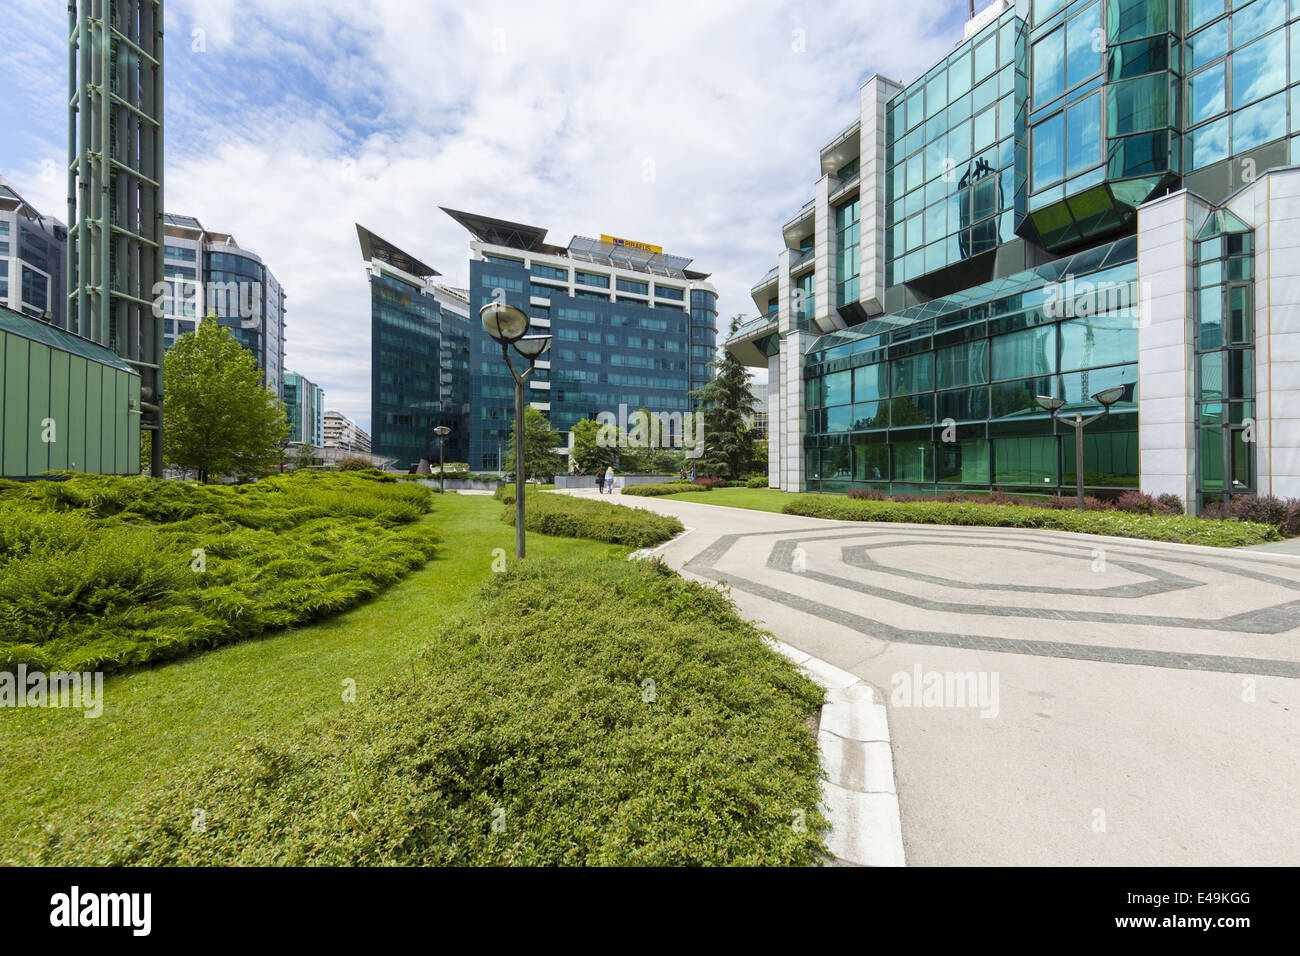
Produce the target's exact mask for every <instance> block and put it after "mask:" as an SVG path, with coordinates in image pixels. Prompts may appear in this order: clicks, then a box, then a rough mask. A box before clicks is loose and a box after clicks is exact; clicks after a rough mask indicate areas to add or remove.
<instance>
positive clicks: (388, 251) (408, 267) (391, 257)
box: [357, 223, 442, 279]
mask: <svg viewBox="0 0 1300 956" xmlns="http://www.w3.org/2000/svg"><path fill="white" fill-rule="evenodd" d="M357 238H358V239H360V240H361V257H362V258H363V259H365V260H366V261H367V262H371V261H373V260H375V259H378V260H379V261H380V262H386V263H388V264H389V265H390V266H392V267H393V268H395V269H401V270H402V271H403V272H405V273H406V274H407V275H412V276H417V277H418V278H421V279H426V278H429V277H431V276H437V275H442V273H441V272H439V271H438V270H437V269H435V268H433V267H432V266H426V265H425V264H424V263H423V262H421V261H420V260H419V259H417V258H415V256H413V255H411V254H410V253H407V252H403V251H402V250H401V249H399V248H397V246H395V245H393V244H392V243H391V242H387V241H385V240H383V239H381V238H379V236H376V235H375V234H374V233H373V232H371V231H370V230H369V229H367V228H366V227H365V226H363V225H361V223H357Z"/></svg>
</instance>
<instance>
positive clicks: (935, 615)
mask: <svg viewBox="0 0 1300 956" xmlns="http://www.w3.org/2000/svg"><path fill="white" fill-rule="evenodd" d="M576 494H578V495H580V496H583V497H595V492H594V491H586V492H582V491H580V492H576ZM613 500H614V501H615V502H617V503H620V504H623V505H629V506H633V507H644V508H650V509H652V510H654V511H659V512H662V513H665V514H672V515H676V516H677V517H678V518H680V519H681V520H682V522H683V524H685V525H686V526H687V527H688V528H691V529H693V530H692V531H691V532H690V533H688V534H687V535H685V536H683V537H681V538H678V539H677V540H676V541H674V542H672V543H670V544H669V545H668V546H666V547H665V548H663V549H662V550H661V551H660V554H661V556H662V557H663V558H664V559H665V560H666V561H668V562H669V563H670V564H672V565H673V566H675V567H678V568H680V569H682V570H684V572H685V573H687V574H688V575H693V576H696V577H698V578H701V579H704V580H709V581H725V582H726V583H727V584H728V585H730V587H731V588H732V592H733V597H734V598H735V600H736V602H737V604H738V605H739V606H740V607H741V609H742V610H743V611H744V612H745V613H746V614H748V615H749V616H751V617H752V618H754V619H757V620H760V621H761V622H762V623H763V625H764V626H766V627H767V628H768V629H770V630H771V631H772V632H773V633H774V634H775V635H776V636H777V637H778V638H779V639H780V640H782V641H784V642H785V643H787V644H789V645H792V646H794V647H796V648H798V649H800V650H803V651H805V652H807V653H810V654H813V655H815V656H817V657H819V658H821V659H823V660H825V661H828V662H830V663H832V664H835V665H837V666H838V667H841V668H844V669H845V670H847V671H849V672H851V673H853V674H855V675H857V676H858V677H860V678H862V679H863V680H865V681H867V682H869V683H871V684H873V685H874V686H876V687H877V688H878V689H879V690H880V691H881V692H882V693H883V694H884V695H885V697H887V698H888V699H889V700H890V707H889V724H890V728H891V736H892V740H893V758H894V770H895V774H896V777H897V785H898V794H899V801H900V805H901V812H902V827H903V841H904V845H905V848H906V853H907V859H908V862H909V863H910V864H912V865H943V864H1048V865H1053V864H1132V865H1161V864H1164V865H1221V864H1282V865H1287V864H1289V865H1295V864H1297V863H1300V802H1298V801H1297V797H1296V795H1297V794H1300V557H1296V556H1292V555H1288V554H1273V553H1267V552H1263V553H1261V552H1258V551H1226V550H1223V549H1216V548H1202V547H1190V546H1180V545H1166V544H1156V543H1152V542H1140V541H1132V540H1128V539H1120V538H1098V537H1093V536H1086V535H1073V534H1064V533H1059V532H1048V531H1024V530H1018V529H997V528H946V527H936V526H924V525H899V524H845V523H841V522H833V521H823V520H819V519H814V518H801V517H797V516H792V515H774V514H767V513H763V512H756V511H743V510H739V509H732V508H722V507H717V506H710V505H699V504H693V503H687V502H681V501H673V500H671V499H663V498H659V499H654V498H631V497H629V498H623V497H622V496H617V495H616V496H615V497H614V498H613Z"/></svg>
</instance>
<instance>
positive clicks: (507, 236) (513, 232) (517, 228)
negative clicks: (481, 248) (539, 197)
mask: <svg viewBox="0 0 1300 956" xmlns="http://www.w3.org/2000/svg"><path fill="white" fill-rule="evenodd" d="M438 208H439V209H441V210H442V211H443V212H445V213H446V214H447V215H449V216H451V218H452V219H455V220H456V221H457V222H458V223H460V224H461V225H462V226H464V227H465V228H466V229H468V230H469V233H470V235H472V236H473V237H474V238H475V239H477V240H478V241H479V242H486V243H488V244H489V245H493V246H508V247H510V248H511V249H522V250H523V251H525V252H541V251H543V247H544V246H546V230H545V229H543V228H541V227H540V226H528V225H525V224H524V223H521V222H510V221H509V220H507V219H493V218H492V217H491V216H479V215H476V214H474V213H472V212H461V211H460V210H457V209H448V208H447V207H446V206H439V207H438Z"/></svg>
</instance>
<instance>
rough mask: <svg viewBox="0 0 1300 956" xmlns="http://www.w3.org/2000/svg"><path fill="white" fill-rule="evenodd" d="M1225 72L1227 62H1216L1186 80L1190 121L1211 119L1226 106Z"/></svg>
mask: <svg viewBox="0 0 1300 956" xmlns="http://www.w3.org/2000/svg"><path fill="white" fill-rule="evenodd" d="M1224 23H1227V21H1226V20H1225V21H1224ZM1226 74H1227V63H1226V62H1224V63H1216V64H1215V65H1214V66H1212V67H1209V68H1208V69H1205V70H1202V71H1201V72H1200V73H1197V74H1195V75H1194V76H1192V78H1191V79H1190V80H1188V81H1187V89H1188V97H1187V98H1188V103H1187V108H1188V121H1189V122H1190V123H1192V124H1196V123H1202V122H1204V121H1205V120H1208V119H1213V118H1214V117H1216V116H1218V115H1219V114H1220V113H1222V112H1223V111H1224V110H1226V109H1227V108H1228V98H1227V79H1226Z"/></svg>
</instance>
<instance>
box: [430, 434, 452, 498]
mask: <svg viewBox="0 0 1300 956" xmlns="http://www.w3.org/2000/svg"><path fill="white" fill-rule="evenodd" d="M433 433H434V434H435V435H437V436H438V494H440V495H445V494H446V493H447V474H446V472H447V465H446V463H445V461H444V459H443V455H442V446H443V442H445V441H446V439H447V436H448V435H450V434H451V429H450V428H448V427H447V426H446V425H439V426H438V427H437V428H435V429H434V430H433Z"/></svg>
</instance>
